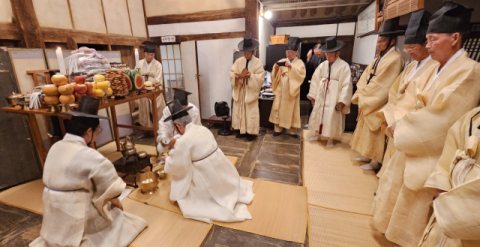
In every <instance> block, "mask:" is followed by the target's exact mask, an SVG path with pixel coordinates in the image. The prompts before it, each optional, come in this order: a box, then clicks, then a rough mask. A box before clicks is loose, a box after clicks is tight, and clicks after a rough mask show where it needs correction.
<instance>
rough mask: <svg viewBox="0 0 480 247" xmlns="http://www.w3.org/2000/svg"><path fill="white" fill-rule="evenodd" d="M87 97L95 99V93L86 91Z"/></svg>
mask: <svg viewBox="0 0 480 247" xmlns="http://www.w3.org/2000/svg"><path fill="white" fill-rule="evenodd" d="M87 95H88V96H90V97H96V96H95V92H93V91H87Z"/></svg>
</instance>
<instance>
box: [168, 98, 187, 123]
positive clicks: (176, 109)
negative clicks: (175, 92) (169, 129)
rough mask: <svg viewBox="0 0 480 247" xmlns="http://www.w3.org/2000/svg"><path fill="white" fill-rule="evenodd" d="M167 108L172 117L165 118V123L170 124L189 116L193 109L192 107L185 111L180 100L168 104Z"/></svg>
mask: <svg viewBox="0 0 480 247" xmlns="http://www.w3.org/2000/svg"><path fill="white" fill-rule="evenodd" d="M167 107H168V110H170V113H171V114H172V115H170V116H168V117H167V118H165V120H164V122H168V121H170V120H172V121H175V120H177V119H179V118H181V117H185V116H187V115H188V111H189V110H190V109H192V108H193V107H192V106H189V107H187V108H185V109H183V106H182V104H181V103H180V101H179V100H178V99H176V100H172V101H170V102H168V104H167Z"/></svg>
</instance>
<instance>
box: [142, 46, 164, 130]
mask: <svg viewBox="0 0 480 247" xmlns="http://www.w3.org/2000/svg"><path fill="white" fill-rule="evenodd" d="M142 44H144V45H145V59H142V60H140V61H138V65H139V66H140V68H139V70H140V73H141V74H142V75H147V81H150V82H152V83H159V84H160V89H163V90H165V89H164V88H163V86H164V85H163V68H162V64H161V63H160V62H159V61H158V60H156V59H155V51H156V44H155V43H154V42H151V41H145V42H143V43H142ZM150 102H151V100H150V99H148V98H142V99H140V100H139V105H138V111H139V112H138V122H139V124H140V125H142V126H145V127H152V126H153V122H152V104H151V103H150ZM165 105H166V104H165V99H164V97H163V94H160V95H159V96H158V97H157V106H156V109H155V110H156V111H157V117H158V118H161V117H162V111H163V109H164V108H165Z"/></svg>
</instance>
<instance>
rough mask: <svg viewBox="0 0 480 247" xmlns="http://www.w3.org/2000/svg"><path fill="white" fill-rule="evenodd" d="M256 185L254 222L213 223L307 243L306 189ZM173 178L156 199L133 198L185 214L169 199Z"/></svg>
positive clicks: (163, 184) (136, 193) (138, 194)
mask: <svg viewBox="0 0 480 247" xmlns="http://www.w3.org/2000/svg"><path fill="white" fill-rule="evenodd" d="M244 179H248V180H252V181H254V184H253V192H254V193H255V198H253V201H252V203H251V204H250V205H248V206H247V207H248V210H249V211H250V213H251V214H252V218H253V219H252V220H246V221H244V222H237V223H225V222H213V223H214V224H216V225H219V226H223V227H227V228H231V229H236V230H241V231H246V232H251V233H255V234H258V235H262V236H267V237H271V238H276V239H281V240H286V241H292V242H298V243H304V242H305V233H306V227H307V199H306V196H307V195H306V190H305V187H301V186H293V185H286V184H279V183H274V182H269V181H264V180H260V179H250V178H244ZM170 184H171V177H170V176H167V179H165V180H162V181H161V182H160V183H159V186H158V187H159V189H158V190H157V191H156V192H155V193H154V194H153V195H144V194H142V193H141V192H140V190H139V189H137V190H135V191H133V192H132V193H131V194H130V195H129V198H130V199H132V200H135V201H138V202H141V203H146V204H148V205H151V206H154V207H158V208H161V209H165V210H168V211H170V212H174V213H178V214H181V213H182V212H181V210H180V208H179V207H178V204H177V203H176V202H172V201H170V199H169V196H170Z"/></svg>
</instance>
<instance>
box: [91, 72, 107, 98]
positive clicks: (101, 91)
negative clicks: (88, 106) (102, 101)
mask: <svg viewBox="0 0 480 247" xmlns="http://www.w3.org/2000/svg"><path fill="white" fill-rule="evenodd" d="M93 81H94V82H92V83H91V84H90V85H91V86H89V88H88V89H87V94H88V90H90V88H92V89H91V94H92V97H103V96H111V95H112V94H113V90H112V88H111V87H110V82H109V81H106V80H105V76H103V75H95V76H93Z"/></svg>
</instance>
